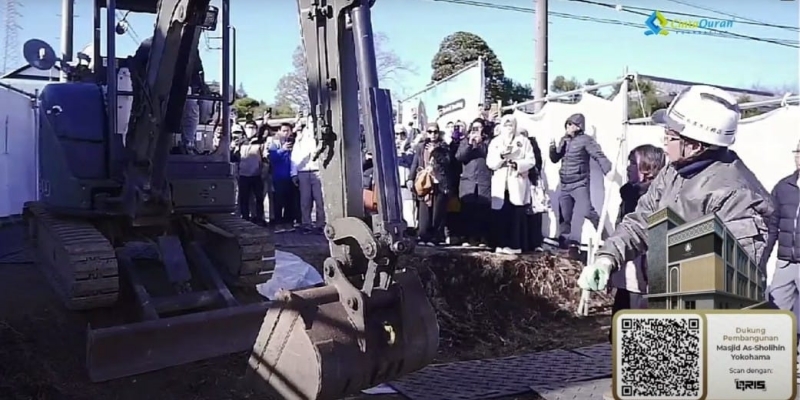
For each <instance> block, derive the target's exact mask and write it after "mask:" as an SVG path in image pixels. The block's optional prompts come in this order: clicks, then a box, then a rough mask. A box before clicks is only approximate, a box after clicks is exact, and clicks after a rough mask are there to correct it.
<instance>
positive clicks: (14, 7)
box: [3, 0, 22, 73]
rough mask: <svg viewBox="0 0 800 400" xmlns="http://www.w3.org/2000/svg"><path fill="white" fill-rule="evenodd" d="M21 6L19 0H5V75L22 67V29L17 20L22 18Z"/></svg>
mask: <svg viewBox="0 0 800 400" xmlns="http://www.w3.org/2000/svg"><path fill="white" fill-rule="evenodd" d="M19 7H21V4H20V2H19V1H17V0H5V10H4V11H5V12H4V14H5V15H4V18H3V23H4V24H5V29H4V31H5V42H4V43H3V44H4V46H5V49H4V51H3V73H6V72H9V69H14V68H18V67H20V65H19V54H20V53H22V52H21V51H20V48H19V42H18V39H19V31H20V30H21V29H22V27H20V26H19V23H17V18H20V17H22V14H20V12H19Z"/></svg>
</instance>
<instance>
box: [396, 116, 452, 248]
mask: <svg viewBox="0 0 800 400" xmlns="http://www.w3.org/2000/svg"><path fill="white" fill-rule="evenodd" d="M450 163H451V158H450V147H449V146H448V145H447V143H445V141H444V133H443V132H442V131H441V130H440V129H439V124H437V123H435V122H434V123H431V124H428V126H427V129H426V132H425V137H424V139H423V140H422V142H421V143H420V144H418V145H417V147H416V149H415V151H414V159H413V160H412V161H411V168H410V171H409V172H410V175H409V177H408V179H409V180H408V182H407V183H406V186H407V187H409V188H411V191H412V193H413V194H414V195H415V196H416V198H417V209H418V216H417V220H418V225H419V233H418V235H419V244H420V245H422V246H437V245H440V244H442V243H444V242H445V235H444V233H445V232H444V227H445V222H446V215H447V200H448V196H449V194H450V192H451V190H452V187H453V185H452V182H451V181H450V176H449V174H448V170H447V168H448V166H449V165H450ZM423 173H424V174H427V175H429V176H430V177H431V178H432V179H431V180H432V182H433V185H432V187H431V188H430V191H429V193H419V191H418V190H417V185H416V182H417V178H418V177H419V176H420V174H423Z"/></svg>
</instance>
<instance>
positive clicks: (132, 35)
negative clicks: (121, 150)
mask: <svg viewBox="0 0 800 400" xmlns="http://www.w3.org/2000/svg"><path fill="white" fill-rule="evenodd" d="M128 14H130V11H128V12H126V13H125V14H122V12H121V11H117V23H123V24H125V26H126V33H127V35H126V36H128V38H129V39H131V40H133V43H135V44H136V45H137V46H138V45H139V43H141V42H142V41H141V40H140V39H139V35H138V34H137V33H136V31H135V30H134V29H133V25H132V24H131V23H130V22H128Z"/></svg>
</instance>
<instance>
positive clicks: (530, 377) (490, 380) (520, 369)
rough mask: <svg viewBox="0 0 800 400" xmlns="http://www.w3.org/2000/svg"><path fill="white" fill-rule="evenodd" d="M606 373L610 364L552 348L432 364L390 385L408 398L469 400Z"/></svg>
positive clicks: (605, 375)
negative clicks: (510, 355) (505, 355)
mask: <svg viewBox="0 0 800 400" xmlns="http://www.w3.org/2000/svg"><path fill="white" fill-rule="evenodd" d="M610 375H611V365H610V363H609V362H607V361H604V360H602V361H601V360H597V359H592V358H589V357H584V356H582V355H579V354H576V353H573V352H569V351H565V350H554V351H547V352H542V353H531V354H526V355H521V356H515V357H506V358H499V359H491V360H475V361H463V362H457V363H451V364H442V365H432V366H429V367H427V368H425V369H423V370H421V371H419V372H416V373H414V374H411V375H408V376H406V377H405V378H403V379H402V380H400V381H397V382H392V383H391V385H392V386H393V387H394V388H395V389H397V391H398V392H400V393H402V394H403V395H405V396H406V397H408V398H410V399H412V400H472V399H491V398H495V397H502V396H511V395H515V394H520V393H526V392H529V391H530V386H531V385H533V384H540V383H541V384H544V383H547V382H566V381H578V380H587V379H597V378H602V377H607V376H610Z"/></svg>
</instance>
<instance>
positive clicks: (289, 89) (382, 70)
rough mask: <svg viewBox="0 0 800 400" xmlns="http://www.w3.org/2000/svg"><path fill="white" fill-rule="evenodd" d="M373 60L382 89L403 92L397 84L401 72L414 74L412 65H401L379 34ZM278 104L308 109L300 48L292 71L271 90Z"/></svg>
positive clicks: (400, 84) (302, 51) (294, 59)
mask: <svg viewBox="0 0 800 400" xmlns="http://www.w3.org/2000/svg"><path fill="white" fill-rule="evenodd" d="M374 38H375V61H376V63H377V67H378V79H379V80H380V82H381V85H382V86H389V87H394V88H399V89H401V90H402V89H403V87H402V83H401V81H400V79H401V76H402V75H403V74H405V73H412V74H414V73H416V69H415V68H414V67H413V65H411V64H409V63H407V62H405V61H404V60H402V59H401V58H400V56H398V55H397V53H395V52H394V51H392V50H389V48H388V42H389V39H388V38H387V37H386V35H384V34H382V33H376V34H375V37H374ZM275 91H276V95H275V100H276V101H277V102H278V103H284V104H291V105H293V106H294V107H297V108H298V109H304V110H309V108H310V102H309V99H308V80H307V79H306V55H305V51H304V50H303V47H302V45H300V46H297V48H296V49H295V50H294V53H293V54H292V71H291V72H289V73H287V74H286V75H284V76H282V77H281V79H280V80H278V85H277V87H276V88H275Z"/></svg>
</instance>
